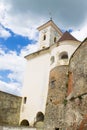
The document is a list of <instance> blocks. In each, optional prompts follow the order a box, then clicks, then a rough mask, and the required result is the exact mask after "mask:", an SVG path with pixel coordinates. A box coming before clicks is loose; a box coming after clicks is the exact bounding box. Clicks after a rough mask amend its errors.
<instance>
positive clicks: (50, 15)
mask: <svg viewBox="0 0 87 130" xmlns="http://www.w3.org/2000/svg"><path fill="white" fill-rule="evenodd" d="M49 17H50V20H52V13H51V12H49Z"/></svg>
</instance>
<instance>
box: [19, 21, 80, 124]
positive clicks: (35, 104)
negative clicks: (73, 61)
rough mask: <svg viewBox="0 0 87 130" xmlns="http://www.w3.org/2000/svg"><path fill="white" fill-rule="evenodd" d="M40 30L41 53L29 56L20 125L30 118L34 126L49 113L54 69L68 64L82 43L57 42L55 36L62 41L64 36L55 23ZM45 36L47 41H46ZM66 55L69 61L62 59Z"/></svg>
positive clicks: (70, 41)
mask: <svg viewBox="0 0 87 130" xmlns="http://www.w3.org/2000/svg"><path fill="white" fill-rule="evenodd" d="M38 30H39V31H40V35H39V45H40V46H39V51H38V52H35V53H33V54H30V55H28V56H26V59H27V67H26V71H25V78H24V85H23V95H22V96H23V100H22V105H21V113H20V122H21V121H22V120H24V119H26V120H28V121H29V124H30V125H33V123H34V121H35V117H36V114H37V113H38V112H39V111H41V112H43V113H45V105H46V99H47V93H48V84H49V72H50V70H51V69H53V68H54V67H55V66H60V65H68V64H69V59H70V57H71V55H72V54H73V52H74V51H75V50H76V48H77V47H78V46H79V44H80V42H79V41H74V40H65V41H61V42H58V43H54V37H56V38H57V40H59V38H60V37H62V35H63V34H62V33H61V31H60V30H59V28H57V26H56V25H55V24H54V23H53V21H49V22H47V23H46V24H44V25H42V26H40V27H39V28H38ZM44 33H45V35H46V39H45V40H43V36H44ZM55 34H56V36H55ZM43 48H44V49H43ZM62 52H67V54H68V59H60V58H59V56H60V54H61V53H62ZM52 56H54V58H55V60H54V61H53V63H51V57H52ZM24 97H26V103H24Z"/></svg>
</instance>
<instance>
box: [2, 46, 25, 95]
mask: <svg viewBox="0 0 87 130" xmlns="http://www.w3.org/2000/svg"><path fill="white" fill-rule="evenodd" d="M25 63H26V61H25V59H24V57H23V56H21V55H17V53H16V52H15V51H8V52H5V50H3V49H2V48H0V71H2V70H3V71H6V70H9V74H8V76H7V78H8V79H9V82H7V81H5V79H4V78H3V79H4V81H0V89H1V90H4V91H7V92H11V93H16V92H17V93H19V91H20V90H21V89H22V86H23V76H24V70H25ZM1 78H2V77H1ZM1 78H0V79H1ZM1 80H2V79H1ZM19 94H20V93H19Z"/></svg>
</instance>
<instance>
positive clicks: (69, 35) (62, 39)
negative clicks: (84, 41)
mask: <svg viewBox="0 0 87 130" xmlns="http://www.w3.org/2000/svg"><path fill="white" fill-rule="evenodd" d="M65 40H73V41H78V40H77V39H76V38H75V37H73V36H72V35H71V34H70V33H69V32H67V31H66V32H65V33H64V34H63V35H62V37H61V38H60V39H59V40H58V42H61V41H65Z"/></svg>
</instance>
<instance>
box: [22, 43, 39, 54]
mask: <svg viewBox="0 0 87 130" xmlns="http://www.w3.org/2000/svg"><path fill="white" fill-rule="evenodd" d="M38 47H39V44H38V42H37V43H35V44H28V45H27V46H25V47H23V48H22V50H21V53H20V55H21V56H26V55H28V54H30V53H33V52H35V51H37V50H38Z"/></svg>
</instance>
